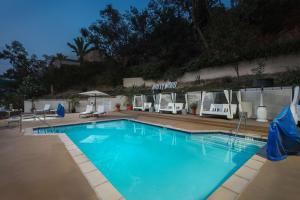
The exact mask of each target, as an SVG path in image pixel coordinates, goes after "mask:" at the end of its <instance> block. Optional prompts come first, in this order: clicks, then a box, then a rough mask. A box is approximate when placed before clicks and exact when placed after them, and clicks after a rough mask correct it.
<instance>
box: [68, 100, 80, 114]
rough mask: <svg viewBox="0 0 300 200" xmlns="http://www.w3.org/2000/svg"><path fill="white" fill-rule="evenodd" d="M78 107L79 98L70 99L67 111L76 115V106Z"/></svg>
mask: <svg viewBox="0 0 300 200" xmlns="http://www.w3.org/2000/svg"><path fill="white" fill-rule="evenodd" d="M78 105H79V98H77V97H71V98H70V100H69V111H70V112H71V113H76V106H78Z"/></svg>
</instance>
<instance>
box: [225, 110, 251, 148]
mask: <svg viewBox="0 0 300 200" xmlns="http://www.w3.org/2000/svg"><path fill="white" fill-rule="evenodd" d="M242 121H244V122H245V124H244V126H245V128H246V124H247V113H245V112H240V113H239V121H238V123H237V126H236V128H234V129H232V130H231V131H230V132H231V133H232V134H233V136H231V135H229V139H228V144H229V145H231V146H234V145H235V142H236V138H237V135H238V133H239V130H240V127H241V123H242Z"/></svg>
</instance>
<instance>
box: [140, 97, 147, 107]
mask: <svg viewBox="0 0 300 200" xmlns="http://www.w3.org/2000/svg"><path fill="white" fill-rule="evenodd" d="M141 100H142V110H143V111H145V103H146V95H141Z"/></svg>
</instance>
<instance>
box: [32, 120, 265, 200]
mask: <svg viewBox="0 0 300 200" xmlns="http://www.w3.org/2000/svg"><path fill="white" fill-rule="evenodd" d="M52 131H53V130H51V129H47V128H40V129H35V130H34V132H35V133H37V134H44V133H49V132H50V133H51V132H52ZM55 132H56V133H66V134H67V135H68V137H69V138H70V139H71V140H72V141H73V142H74V143H75V144H76V145H77V146H78V147H79V148H80V149H81V151H82V152H83V153H84V154H85V155H86V156H87V157H88V158H89V159H90V160H91V162H92V163H93V164H94V165H95V166H96V167H97V168H98V169H99V170H100V171H101V172H102V173H103V174H104V175H105V176H106V178H107V179H108V180H109V181H110V182H111V183H112V184H113V185H114V186H115V187H116V189H118V190H119V191H120V192H121V193H122V195H123V196H124V197H125V198H126V199H128V200H140V199H143V200H150V199H151V200H155V199H158V200H164V199H167V200H169V199H172V200H176V199H178V200H182V199H185V200H189V199H191V200H192V199H205V198H207V197H208V196H209V195H210V194H211V193H212V192H213V191H214V190H215V189H216V188H218V187H219V186H220V185H221V184H222V183H223V182H224V181H225V180H226V179H227V178H228V177H229V176H231V175H232V174H233V173H234V172H235V171H236V170H237V169H238V168H239V167H240V166H241V165H243V164H244V163H245V162H246V161H247V160H248V159H249V158H250V157H251V156H252V155H254V154H255V153H256V152H257V151H258V150H259V149H260V148H261V147H262V146H263V145H264V144H265V143H264V142H261V141H256V140H253V139H245V138H239V137H237V138H232V137H231V136H229V135H224V134H221V133H214V134H188V133H185V132H181V131H177V130H173V129H168V128H162V127H158V126H152V125H147V124H143V123H139V122H134V121H129V120H117V121H107V122H98V123H89V124H79V125H69V126H59V127H55ZM232 141H234V145H229V143H232Z"/></svg>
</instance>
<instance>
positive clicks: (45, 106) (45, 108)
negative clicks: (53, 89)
mask: <svg viewBox="0 0 300 200" xmlns="http://www.w3.org/2000/svg"><path fill="white" fill-rule="evenodd" d="M50 107H51V105H50V104H45V105H44V108H43V109H41V110H36V111H35V112H36V113H48V112H50Z"/></svg>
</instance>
